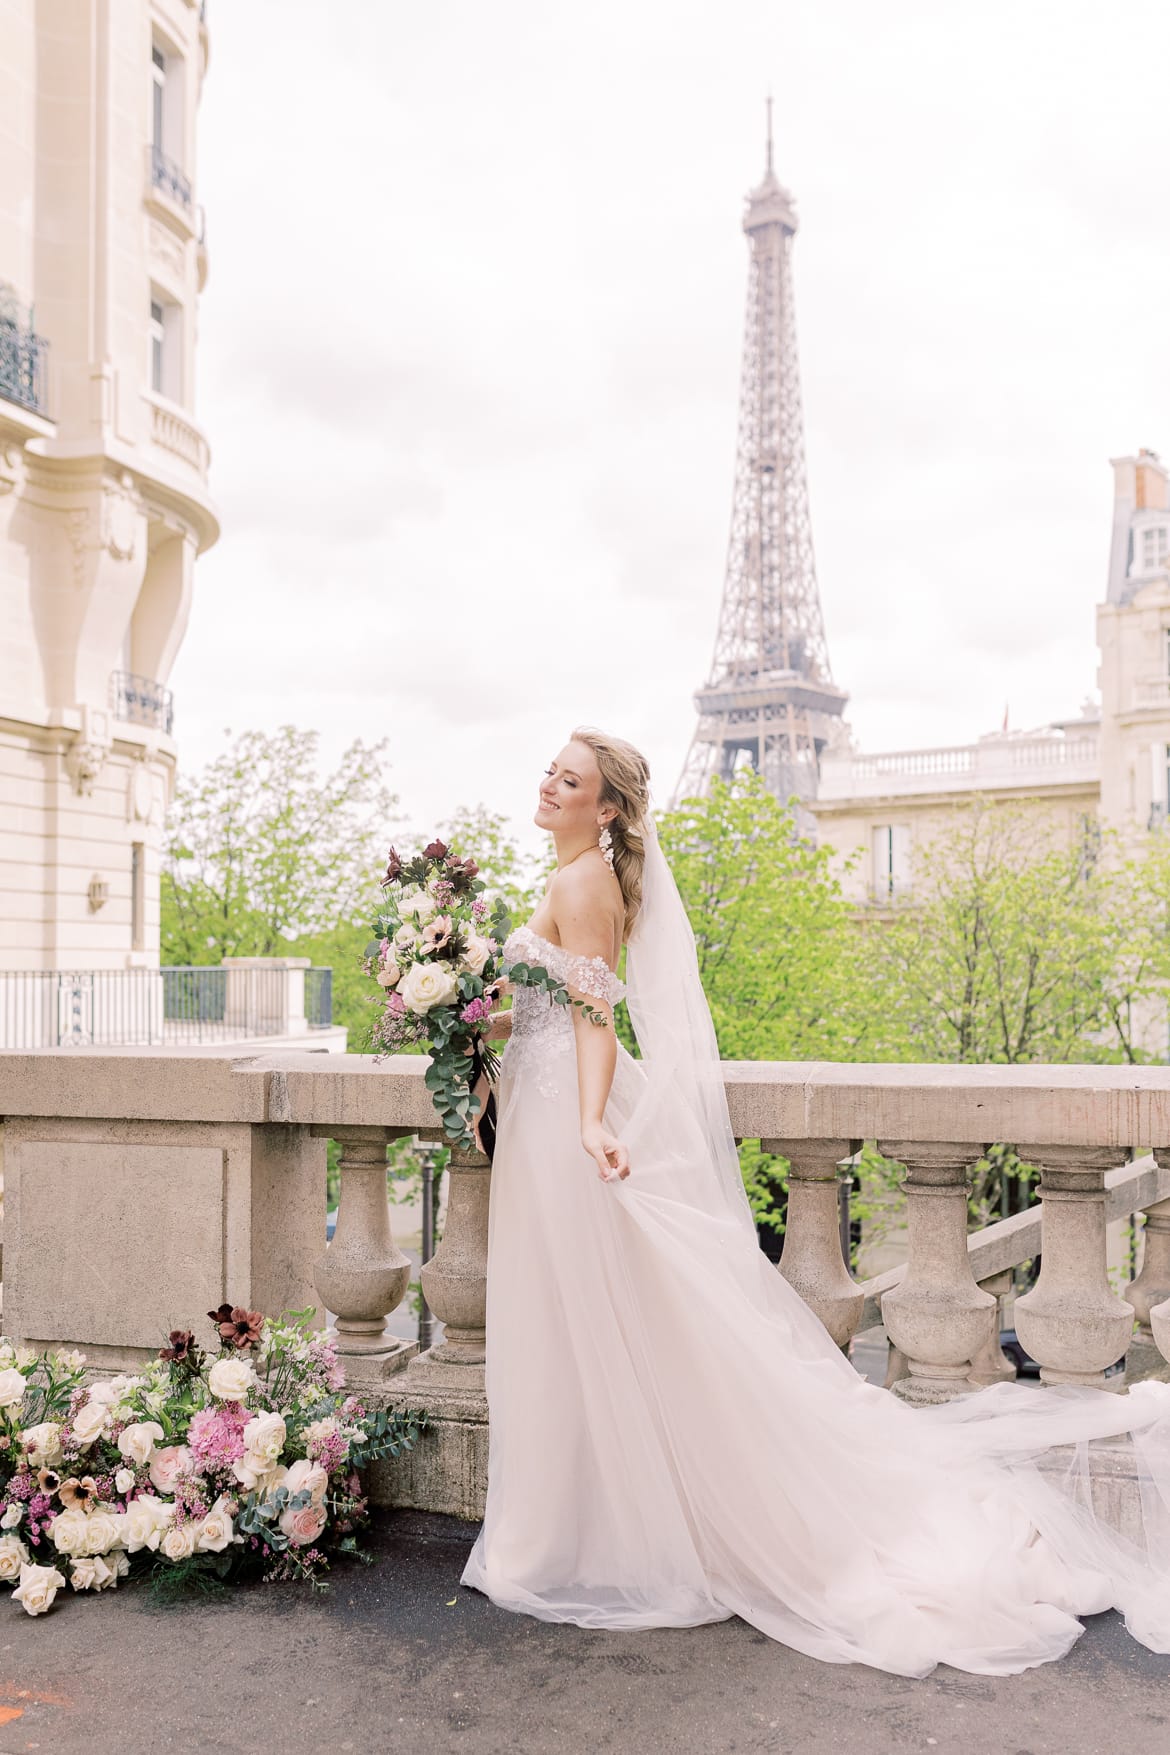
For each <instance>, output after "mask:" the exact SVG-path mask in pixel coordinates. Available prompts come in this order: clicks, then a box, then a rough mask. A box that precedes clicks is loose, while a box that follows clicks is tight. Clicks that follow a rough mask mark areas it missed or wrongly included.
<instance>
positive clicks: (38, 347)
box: [0, 304, 49, 414]
mask: <svg viewBox="0 0 1170 1755" xmlns="http://www.w3.org/2000/svg"><path fill="white" fill-rule="evenodd" d="M48 349H49V344H48V342H47V341H46V340H45V339H44V337H43V336H40V335H37V334H36V332H35V331H34V330H33V329H32V328H31V327H30V326H28V325H26V324H24V323H22V322H20V321H19V319H18V317H17V316H16V315H14V314H13V313H12V312H11V311H10V310H9V309H8V308H7V307H6V306H5V305H3V304H0V396H3V397H4V398H5V399H6V400H7V401H9V402H18V403H19V404H20V406H21V407H22V408H31V409H32V411H33V413H34V414H48V411H49V405H48V385H47V375H48V374H47V360H48Z"/></svg>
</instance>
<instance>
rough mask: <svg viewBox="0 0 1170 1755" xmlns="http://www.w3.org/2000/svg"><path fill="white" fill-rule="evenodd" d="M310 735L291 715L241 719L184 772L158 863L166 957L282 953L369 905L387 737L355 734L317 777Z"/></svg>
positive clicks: (213, 959)
mask: <svg viewBox="0 0 1170 1755" xmlns="http://www.w3.org/2000/svg"><path fill="white" fill-rule="evenodd" d="M228 735H229V736H230V735H231V734H230V733H228ZM317 746H318V737H317V733H316V732H314V731H298V730H296V728H295V727H294V726H291V725H285V726H282V727H281V728H280V730H279V731H276V732H274V733H272V734H268V733H265V732H261V731H246V732H244V733H242V734H241V735H239V736H238V737H236V738H235V739H234V740H233V742H232V743H231V744H230V745H229V747H228V748H227V749H226V750H225V751H224V753H223V754H222V755H220V756H218V757H216V758H215V760H213V761H212V762H210V763H209V764H208V766H207V767H206V768H205V769H204V770H203V772H202V773H201V774H198V775H196V776H195V777H194V778H193V779H191V780H189V781H180V783H179V786H178V788H177V791H176V795H175V802H174V805H173V807H172V810H171V814H170V819H169V824H168V837H167V845H166V850H165V854H164V861H163V871H162V948H163V960H164V961H165V962H171V963H217V962H219V960H220V958H221V957H225V956H228V957H240V956H245V957H271V956H277V955H280V954H282V953H284V954H287V953H288V952H289V950H290V947H291V946H292V944H293V943H294V942H295V941H297V940H300V939H305V938H313V937H315V936H318V935H321V934H326V933H329V932H333V931H335V930H337V929H338V927H340V926H344V925H347V924H348V923H350V922H353V921H356V920H360V919H361V918H362V917H363V916H364V915H365V914H366V913H367V912H368V910H369V908H370V905H371V902H372V900H373V898H374V896H375V895H376V893H377V881H378V878H379V876H380V875H381V864H380V862H381V861H382V860H383V859H384V855H385V849H386V847H387V846H388V844H389V842H390V840H391V838H392V832H393V825H394V823H395V821H396V820H397V818H396V816H395V807H396V805H397V802H398V801H397V799H396V797H395V795H394V794H393V793H392V792H391V791H390V790H389V789H388V787H387V785H386V783H385V780H384V767H385V750H386V744H385V742H384V741H383V742H381V743H377V744H373V745H366V744H364V743H362V742H361V741H360V740H359V741H357V742H355V743H353V744H351V745H350V747H349V748H348V749H347V750H346V751H345V753H344V755H343V756H342V757H341V760H340V762H339V763H338V765H337V767H336V768H335V769H334V771H333V773H331V774H329V775H327V776H326V777H325V778H324V779H321V778H320V777H319V775H318V766H317ZM299 954H303V953H299Z"/></svg>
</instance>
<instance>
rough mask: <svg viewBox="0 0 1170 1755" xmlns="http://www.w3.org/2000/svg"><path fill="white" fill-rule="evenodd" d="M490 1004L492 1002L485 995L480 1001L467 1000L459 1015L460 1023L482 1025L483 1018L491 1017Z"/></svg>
mask: <svg viewBox="0 0 1170 1755" xmlns="http://www.w3.org/2000/svg"><path fill="white" fill-rule="evenodd" d="M492 1003H493V1002H492V1000H491V999H490V998H489V997H488V996H487V995H486V994H485V995H484V997H483V998H482V999H471V1000H468V1002H467V1004H466V1005H465V1006H464V1008H463V1010H462V1011H461V1012H460V1014H459V1019H460V1022H461V1023H464V1024H482V1023H483V1021H484V1019H485V1018H489V1017H490V1016H491V1012H492Z"/></svg>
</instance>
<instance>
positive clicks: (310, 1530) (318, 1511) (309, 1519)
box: [280, 1503, 329, 1548]
mask: <svg viewBox="0 0 1170 1755" xmlns="http://www.w3.org/2000/svg"><path fill="white" fill-rule="evenodd" d="M328 1515H329V1514H328V1512H327V1511H326V1509H325V1507H324V1506H323V1505H313V1504H312V1503H310V1504H308V1505H302V1506H301V1507H300V1509H299V1510H297V1511H294V1510H293V1509H292V1508H291V1506H290V1508H289V1509H288V1510H287V1511H283V1512H281V1515H280V1527H281V1530H282V1532H283V1533H284V1534H285V1535H286V1536H287V1537H288V1539H289V1542H290V1543H291V1544H292V1546H293V1547H294V1548H303V1547H304V1546H305V1544H306V1543H307V1542H315V1541H316V1540H317V1537H318V1536H319V1535H320V1534H321V1531H322V1530H323V1529H324V1528H325V1522H326V1519H327V1518H328Z"/></svg>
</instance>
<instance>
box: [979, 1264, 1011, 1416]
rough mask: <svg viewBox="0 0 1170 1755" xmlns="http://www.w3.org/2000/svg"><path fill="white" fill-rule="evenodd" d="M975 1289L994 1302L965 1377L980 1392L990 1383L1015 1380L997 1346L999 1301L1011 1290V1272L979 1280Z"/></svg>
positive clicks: (998, 1345) (1007, 1360)
mask: <svg viewBox="0 0 1170 1755" xmlns="http://www.w3.org/2000/svg"><path fill="white" fill-rule="evenodd" d="M979 1289H980V1291H981V1292H990V1293H991V1296H992V1297H993V1298H994V1299H995V1303H994V1305H993V1307H992V1310H991V1321H990V1323H989V1324H988V1329H987V1335H986V1338H985V1339H984V1341H983V1344H982V1345H981V1346H980V1347H979V1348H978V1350H977V1351H976V1353H975V1357H974V1358H973V1359H972V1361H971V1370H970V1373H969V1375H970V1378H971V1382H972V1383H974V1384H977V1385H978V1386H979V1388H980V1389H984V1388H986V1387H987V1386H988V1385H989V1384H992V1383H1011V1382H1013V1381H1014V1380H1015V1375H1016V1368H1015V1366H1014V1365H1013V1364H1012V1362H1011V1360H1010V1359H1009V1358H1008V1357H1007V1354H1006V1353H1005V1352H1004V1350H1003V1348H1002V1347H1001V1346H1000V1344H999V1335H1000V1329H1001V1327H1002V1323H1001V1320H1000V1299H1001V1298H1006V1297H1007V1295H1008V1293H1009V1292H1010V1291H1011V1289H1012V1270H1011V1268H1004V1270H1003V1272H1002V1273H998V1274H991V1275H989V1276H988V1278H987V1279H986V1280H980V1281H979Z"/></svg>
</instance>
